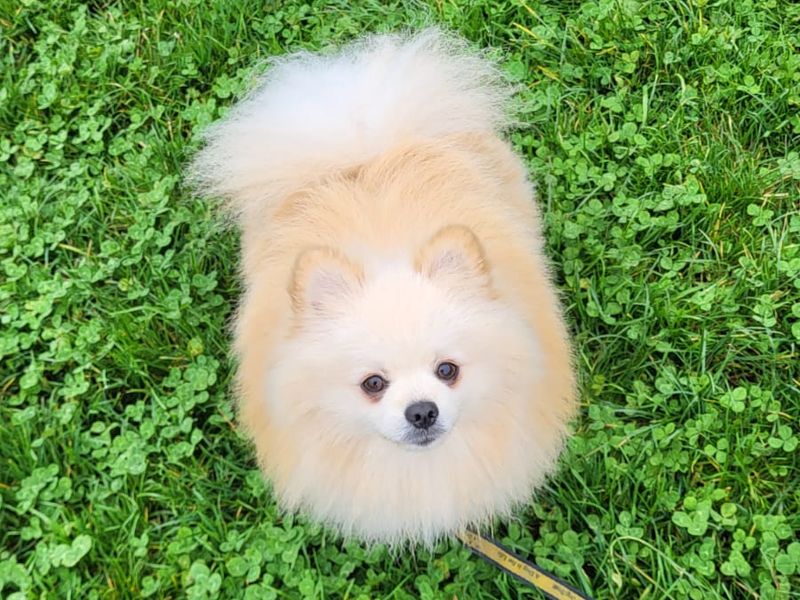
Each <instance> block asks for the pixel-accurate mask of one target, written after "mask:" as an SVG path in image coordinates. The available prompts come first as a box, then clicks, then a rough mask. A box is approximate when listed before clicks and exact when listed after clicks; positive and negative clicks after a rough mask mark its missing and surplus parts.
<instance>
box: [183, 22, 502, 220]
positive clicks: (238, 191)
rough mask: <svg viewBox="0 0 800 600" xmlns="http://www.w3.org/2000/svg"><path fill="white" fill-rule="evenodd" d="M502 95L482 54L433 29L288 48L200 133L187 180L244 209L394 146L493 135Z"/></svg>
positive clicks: (237, 210) (233, 208)
mask: <svg viewBox="0 0 800 600" xmlns="http://www.w3.org/2000/svg"><path fill="white" fill-rule="evenodd" d="M510 97H511V88H510V87H509V86H508V85H507V83H506V82H505V80H504V78H503V76H502V74H501V72H500V71H499V70H498V68H497V67H496V65H495V64H494V63H493V62H492V61H490V60H488V59H487V58H485V57H484V56H483V55H482V54H480V53H478V52H476V51H474V50H472V49H471V48H470V47H469V45H468V44H467V42H465V41H464V40H462V39H460V38H457V37H454V36H451V35H449V34H445V33H443V32H441V31H439V30H437V29H426V30H424V31H422V32H420V33H417V34H413V35H401V34H392V35H375V36H371V37H367V38H365V39H362V40H361V41H359V42H356V43H354V44H351V45H350V46H347V47H345V48H344V49H342V50H340V51H339V52H337V53H335V54H328V55H326V54H321V55H316V54H308V53H298V54H293V55H290V56H286V57H283V58H280V59H278V60H275V61H274V63H273V64H272V65H271V68H269V70H268V72H267V74H266V76H265V77H264V79H263V80H262V82H261V85H260V86H258V88H257V89H256V90H255V91H254V92H252V93H251V94H250V95H249V96H247V97H245V98H244V99H243V100H242V101H241V102H240V103H239V104H238V105H237V106H235V107H234V108H233V109H232V110H231V111H230V112H229V114H228V115H227V117H225V118H224V119H223V120H222V121H220V122H218V123H216V124H215V125H213V126H211V127H210V128H209V129H208V130H207V131H206V133H205V146H204V148H203V149H202V150H201V151H200V152H199V153H198V155H197V156H196V158H195V159H194V161H193V163H192V164H191V166H190V168H189V174H188V176H189V181H190V183H191V184H193V186H194V188H195V189H196V190H197V191H198V192H199V193H200V194H202V195H203V196H209V197H217V198H221V199H222V200H223V201H224V202H225V204H224V206H225V207H226V209H227V210H228V212H229V213H230V214H234V215H238V216H246V215H247V214H248V213H250V212H251V211H252V210H254V209H255V210H258V209H261V208H264V207H270V206H274V205H275V203H277V202H279V201H280V200H281V199H282V198H283V197H285V196H286V195H287V194H289V193H291V192H293V191H295V190H297V189H298V188H300V187H301V186H303V185H305V184H306V183H308V182H310V181H312V180H314V179H315V178H318V177H321V176H324V175H326V174H329V173H331V172H334V171H339V170H345V169H349V168H352V167H357V166H358V165H360V164H363V163H364V162H366V161H368V160H370V159H371V158H373V157H375V156H377V155H379V154H380V153H382V152H385V151H386V150H388V149H389V148H391V147H392V146H395V145H397V144H401V143H404V142H410V141H414V140H424V139H431V138H438V137H442V136H446V135H449V134H453V133H459V132H468V131H476V132H481V131H484V132H491V133H498V132H500V131H501V130H502V129H504V128H505V127H507V126H508V125H509V112H508V104H509V99H510Z"/></svg>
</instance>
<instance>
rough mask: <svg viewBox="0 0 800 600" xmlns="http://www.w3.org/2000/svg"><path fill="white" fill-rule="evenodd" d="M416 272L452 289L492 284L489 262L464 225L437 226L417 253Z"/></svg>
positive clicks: (488, 286)
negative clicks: (439, 227) (435, 230)
mask: <svg viewBox="0 0 800 600" xmlns="http://www.w3.org/2000/svg"><path fill="white" fill-rule="evenodd" d="M415 266H416V269H417V271H418V272H419V273H421V274H422V275H424V276H425V277H428V278H430V279H432V280H434V281H438V282H441V283H443V284H445V285H447V286H449V287H451V288H455V289H459V288H462V289H463V288H467V289H476V288H478V289H485V290H488V289H489V288H490V287H491V283H492V281H491V275H490V273H489V264H488V262H487V260H486V255H485V254H484V251H483V246H481V243H480V241H479V240H478V238H477V236H476V235H475V234H474V233H473V232H472V230H471V229H469V228H468V227H464V226H463V225H448V226H447V227H444V228H442V229H440V230H439V231H438V232H437V233H436V234H435V235H434V236H433V237H432V238H431V239H430V240H428V242H427V243H426V244H425V245H424V246H423V247H422V249H421V250H420V251H419V253H418V254H417V258H416V261H415Z"/></svg>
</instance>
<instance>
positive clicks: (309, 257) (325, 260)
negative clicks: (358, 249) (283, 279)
mask: <svg viewBox="0 0 800 600" xmlns="http://www.w3.org/2000/svg"><path fill="white" fill-rule="evenodd" d="M363 277H364V274H363V272H362V270H361V268H360V267H359V266H357V265H355V264H353V263H352V262H351V261H350V260H348V259H347V258H346V257H345V256H344V255H342V254H341V253H340V252H338V251H337V250H334V249H333V248H310V249H308V250H305V251H304V252H302V253H301V254H300V256H298V257H297V261H296V262H295V265H294V271H293V272H292V279H291V282H290V283H289V297H290V298H291V300H292V308H293V309H294V311H295V313H296V314H302V313H305V312H308V311H313V312H314V313H316V314H320V315H325V314H330V312H331V310H333V309H334V307H336V306H339V305H341V302H342V300H346V299H347V298H349V297H352V296H353V294H355V293H356V292H357V291H358V289H359V288H360V287H361V284H362V281H363Z"/></svg>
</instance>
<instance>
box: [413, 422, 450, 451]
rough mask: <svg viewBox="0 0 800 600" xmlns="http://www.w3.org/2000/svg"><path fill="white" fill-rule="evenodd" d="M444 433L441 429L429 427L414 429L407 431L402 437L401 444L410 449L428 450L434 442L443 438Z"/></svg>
mask: <svg viewBox="0 0 800 600" xmlns="http://www.w3.org/2000/svg"><path fill="white" fill-rule="evenodd" d="M445 433H446V431H445V430H444V428H443V427H431V428H430V429H414V430H413V431H408V432H407V433H406V434H405V435H404V436H403V443H404V444H405V445H407V446H410V447H412V448H429V447H430V446H431V445H433V444H434V443H435V442H437V441H438V440H440V439H441V438H442V437H444V434H445Z"/></svg>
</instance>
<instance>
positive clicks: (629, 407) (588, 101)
mask: <svg viewBox="0 0 800 600" xmlns="http://www.w3.org/2000/svg"><path fill="white" fill-rule="evenodd" d="M427 21H435V22H440V23H443V24H445V25H447V26H449V27H452V28H454V29H456V30H458V31H460V32H462V33H463V34H464V35H466V36H467V37H469V38H470V39H471V40H473V41H474V42H475V43H476V44H478V45H482V46H491V47H493V48H496V49H497V50H498V51H499V52H501V53H502V54H503V56H504V57H505V59H506V65H507V68H508V71H509V73H510V75H511V76H512V77H513V78H515V79H516V80H517V81H519V82H520V83H521V84H523V85H524V87H525V91H524V92H523V93H522V95H521V100H522V108H523V111H524V116H525V121H526V122H527V124H528V127H526V128H525V129H524V130H519V131H516V132H515V133H514V134H513V137H512V139H513V142H514V144H515V145H516V147H517V148H518V149H519V150H520V151H521V152H522V153H523V154H524V156H525V158H526V160H527V163H528V164H529V166H530V169H531V172H532V173H533V176H534V178H535V179H536V181H537V182H538V184H539V190H540V196H541V198H540V202H541V204H542V207H543V208H544V209H545V211H546V225H547V236H548V241H549V251H550V254H551V256H552V257H553V259H554V261H555V263H556V269H557V278H558V284H559V286H560V288H561V290H562V291H563V295H564V298H565V302H566V304H567V306H568V315H569V321H570V325H571V328H572V330H573V332H574V337H575V343H576V348H577V351H578V359H579V366H580V370H581V381H582V384H581V390H582V408H583V410H582V415H581V419H580V421H579V422H578V423H576V430H577V432H576V436H575V438H574V439H573V440H572V442H571V444H570V447H569V451H568V452H567V453H566V455H565V456H564V459H563V462H562V468H561V471H560V473H559V474H558V476H557V477H555V478H554V479H553V480H552V481H551V483H550V485H549V487H548V488H547V489H546V490H544V491H543V492H542V493H541V494H540V495H539V496H538V498H537V501H536V503H535V504H533V505H532V506H531V507H530V508H529V509H528V510H526V511H525V512H524V513H523V514H521V515H520V518H519V520H518V521H515V522H513V523H511V524H508V525H500V526H499V527H498V530H497V533H498V536H499V537H500V538H501V539H502V540H504V541H505V543H506V544H508V545H509V546H510V547H512V548H514V549H516V550H517V551H519V552H520V553H521V554H523V555H524V556H527V557H530V558H532V559H533V560H535V561H537V562H538V563H539V564H540V565H541V566H543V567H545V568H547V569H551V570H553V571H555V572H556V573H558V574H559V575H560V576H562V577H563V578H564V579H566V580H567V581H569V582H571V583H573V584H574V585H576V586H577V587H579V588H581V589H583V590H585V591H587V592H589V593H591V594H593V595H594V596H595V597H597V598H686V597H688V598H694V599H701V598H703V599H704V598H717V597H719V598H765V599H766V598H789V597H798V596H800V577H798V575H799V574H800V543H798V542H796V541H794V540H795V539H797V538H798V536H800V469H799V468H798V453H799V450H798V441H800V427H799V426H798V423H799V422H800V406H799V405H800V357H799V356H798V345H800V153H799V152H800V5H798V4H796V3H793V2H790V1H788V0H771V1H770V0H758V1H756V0H708V1H701V0H695V1H690V0H642V1H639V2H634V1H632V0H600V1H596V2H595V1H592V2H590V1H586V2H580V1H578V0H572V1H566V0H550V1H547V2H545V1H536V0H529V2H528V3H527V5H526V4H523V3H521V2H516V3H513V2H509V3H500V2H491V1H489V0H470V1H465V2H458V3H456V2H452V1H447V0H444V1H442V0H440V1H438V2H432V3H431V5H430V6H425V5H423V4H421V3H419V2H413V3H411V2H409V3H402V2H397V1H393V2H388V3H384V2H377V0H376V1H364V0H361V1H357V2H348V3H345V2H344V1H340V2H329V3H325V2H312V3H311V4H301V3H299V2H281V3H270V2H268V3H266V4H264V3H260V2H227V1H224V2H223V1H222V0H212V1H205V2H200V1H199V0H198V1H193V0H183V1H174V2H167V1H166V0H152V1H148V2H144V1H141V0H140V1H138V2H135V1H130V2H105V1H97V2H88V3H86V4H81V3H78V2H74V1H71V0H70V1H68V0H64V1H61V2H47V1H44V0H43V1H38V0H27V1H23V2H13V1H12V0H0V27H2V35H1V36H0V323H1V324H2V325H1V326H0V541H1V542H2V544H1V545H0V596H2V597H4V598H9V599H10V600H17V599H20V598H82V599H83V598H86V599H93V598H134V597H151V598H178V597H188V598H195V599H201V598H217V597H219V598H231V597H242V596H244V597H246V598H301V597H302V598H311V597H316V598H342V597H348V598H419V597H421V598H448V599H450V598H454V597H457V598H462V599H463V598H487V599H488V598H508V599H510V598H517V597H527V598H537V597H540V596H539V595H538V594H537V593H536V592H532V591H529V590H527V589H526V588H524V587H523V586H522V585H521V584H519V583H517V582H516V581H515V580H512V579H510V578H509V577H507V576H506V575H504V574H501V573H500V572H499V571H497V570H495V569H493V568H492V567H490V566H488V565H486V564H485V563H483V562H481V561H480V560H478V559H476V558H474V557H472V556H471V555H470V554H469V553H468V552H467V551H466V550H464V549H463V548H461V547H460V546H459V545H458V544H457V543H452V544H443V545H442V546H441V547H440V548H438V549H437V550H436V551H435V552H432V553H428V552H424V551H417V552H416V553H414V554H402V555H399V556H391V555H389V554H388V553H387V552H386V551H385V550H384V549H382V548H375V549H371V550H367V549H364V548H362V547H360V546H359V545H358V544H355V543H342V542H341V541H340V540H338V539H336V537H335V536H332V535H331V534H329V533H326V532H325V531H322V530H320V529H319V528H318V527H316V526H314V525H313V524H309V523H307V522H306V521H304V520H302V519H299V518H292V517H289V516H283V515H280V514H279V513H278V512H277V511H276V509H275V507H274V504H273V503H272V500H271V498H270V494H269V491H268V489H266V488H265V486H264V484H263V483H262V482H261V479H260V477H259V474H258V472H257V470H256V467H255V464H254V462H253V459H252V455H251V452H250V450H249V448H248V446H247V444H246V443H245V441H244V440H243V439H242V437H241V436H240V435H239V434H238V433H237V432H236V430H235V429H234V425H233V418H234V415H233V411H232V407H231V402H230V398H229V393H228V385H229V382H230V375H231V370H232V364H231V361H230V359H229V358H228V335H227V332H226V326H227V323H228V319H229V317H230V314H231V309H232V307H233V306H234V304H235V302H236V297H237V294H238V291H239V288H238V285H239V284H238V281H237V277H236V261H237V240H236V239H235V236H234V235H233V234H232V233H230V232H227V231H222V230H220V229H219V228H218V227H216V226H215V225H214V223H213V220H212V218H211V215H210V210H209V207H208V206H206V205H203V204H201V203H197V202H193V201H191V200H190V199H189V196H188V194H187V192H186V191H185V190H184V189H183V188H182V187H181V179H180V174H181V171H182V167H183V165H185V164H186V161H187V159H188V157H189V156H190V154H191V152H192V150H193V149H195V148H196V147H197V140H198V135H197V134H198V132H199V131H200V130H201V129H202V128H203V126H205V125H206V124H207V123H209V122H210V121H211V120H213V119H215V118H217V117H218V116H219V115H220V114H222V112H223V111H224V110H225V107H227V106H228V105H230V103H231V102H232V101H233V98H234V97H235V96H236V95H237V94H239V93H240V92H241V91H242V90H243V89H245V88H246V87H247V86H248V85H249V83H250V82H251V81H252V77H253V75H254V73H256V72H257V70H258V65H259V64H261V63H262V62H263V59H264V58H266V57H268V56H271V55H273V54H278V53H282V52H286V51H289V50H296V49H300V48H309V49H316V48H320V47H322V46H324V45H326V44H329V43H331V42H340V41H343V40H346V39H350V38H352V37H353V36H355V35H357V34H359V33H360V32H364V31H368V30H375V29H378V30H386V29H393V28H397V27H400V26H403V25H407V24H421V23H424V22H427Z"/></svg>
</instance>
